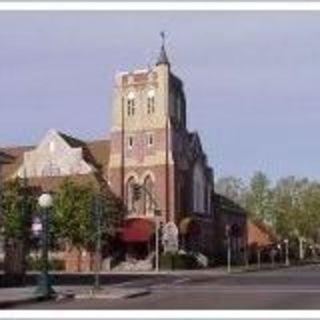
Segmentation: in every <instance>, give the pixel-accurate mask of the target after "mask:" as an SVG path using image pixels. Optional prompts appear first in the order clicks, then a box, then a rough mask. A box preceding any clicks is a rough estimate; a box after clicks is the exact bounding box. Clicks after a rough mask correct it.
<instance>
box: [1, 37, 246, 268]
mask: <svg viewBox="0 0 320 320" xmlns="http://www.w3.org/2000/svg"><path fill="white" fill-rule="evenodd" d="M186 108H187V100H186V96H185V92H184V86H183V82H182V80H181V79H179V78H178V77H177V76H176V75H175V74H174V73H173V72H172V67H171V64H170V61H169V58H168V56H167V53H166V50H165V46H164V43H162V46H161V50H160V54H159V57H158V59H157V61H156V63H155V65H154V66H153V67H151V68H147V69H139V70H133V71H130V72H121V73H118V74H116V77H115V85H114V96H113V104H112V109H113V110H112V119H111V129H110V134H109V139H99V140H96V141H90V142H86V141H82V140H80V139H78V138H75V137H72V136H70V135H66V134H64V133H61V132H59V131H56V130H50V131H49V132H48V133H47V134H46V135H45V136H44V138H43V139H42V140H41V141H40V143H39V144H38V145H37V146H21V147H14V148H11V147H8V148H0V152H1V154H2V158H4V157H5V158H6V159H7V160H9V161H6V164H3V176H4V179H5V180H6V179H12V178H14V177H17V176H19V177H21V178H27V179H28V183H30V184H31V185H33V186H38V187H39V188H40V189H42V190H43V191H50V192H54V191H55V189H56V188H57V187H58V186H59V184H60V183H61V181H62V180H63V179H64V178H66V177H71V178H72V179H74V180H75V181H76V182H79V183H83V182H87V181H91V182H92V181H93V182H94V183H95V184H97V185H104V187H106V186H107V188H108V189H109V190H110V191H111V192H112V193H113V194H114V195H115V196H116V197H117V198H119V199H120V200H121V201H122V202H123V203H124V205H125V208H126V213H125V215H124V216H125V218H124V221H123V226H122V228H121V230H119V239H120V241H121V242H122V243H123V246H124V247H126V248H131V249H132V248H138V253H140V254H141V255H142V258H145V256H147V255H148V253H149V252H150V251H152V250H153V249H152V248H153V245H152V241H154V240H153V239H154V233H155V219H156V218H158V219H159V220H160V224H161V225H162V226H164V225H166V224H167V223H168V222H171V223H174V224H175V225H176V227H177V230H178V232H179V247H180V249H184V250H189V251H197V252H201V253H203V254H205V255H207V256H213V255H214V254H215V252H216V250H217V248H216V247H215V238H216V234H215V233H216V232H215V229H216V227H215V214H216V213H215V205H214V174H213V169H212V168H211V167H210V165H209V164H208V160H207V156H206V154H205V152H204V150H203V147H202V144H201V139H200V136H199V135H198V134H197V132H190V131H189V130H188V127H187V110H186ZM136 186H139V188H140V189H139V190H140V192H141V194H140V196H138V197H137V196H136V194H135V187H136ZM241 243H242V246H244V245H245V243H244V242H241ZM139 248H140V249H139ZM133 251H134V250H133ZM70 268H71V267H70Z"/></svg>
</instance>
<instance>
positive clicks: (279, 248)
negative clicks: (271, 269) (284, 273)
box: [277, 243, 282, 264]
mask: <svg viewBox="0 0 320 320" xmlns="http://www.w3.org/2000/svg"><path fill="white" fill-rule="evenodd" d="M277 249H278V251H279V261H278V262H279V264H281V260H282V250H281V249H282V247H281V244H280V243H278V244H277Z"/></svg>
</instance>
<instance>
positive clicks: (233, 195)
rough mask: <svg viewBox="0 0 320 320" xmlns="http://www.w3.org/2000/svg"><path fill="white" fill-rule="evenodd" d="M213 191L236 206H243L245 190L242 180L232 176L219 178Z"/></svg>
mask: <svg viewBox="0 0 320 320" xmlns="http://www.w3.org/2000/svg"><path fill="white" fill-rule="evenodd" d="M215 190H216V192H217V193H219V194H221V195H223V196H225V197H227V198H228V199H230V200H232V201H234V202H235V203H237V204H238V205H240V206H244V205H245V198H246V191H247V190H246V186H245V184H244V182H243V181H242V179H240V178H237V177H233V176H227V177H222V178H219V179H218V181H217V182H216V184H215Z"/></svg>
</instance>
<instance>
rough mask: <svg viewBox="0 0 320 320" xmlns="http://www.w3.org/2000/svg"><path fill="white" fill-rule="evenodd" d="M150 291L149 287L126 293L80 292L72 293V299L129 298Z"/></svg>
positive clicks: (146, 293)
mask: <svg viewBox="0 0 320 320" xmlns="http://www.w3.org/2000/svg"><path fill="white" fill-rule="evenodd" d="M150 293H151V290H149V289H141V290H140V289H139V290H135V291H134V290H132V292H127V293H112V292H101V293H96V294H92V293H82V294H76V295H74V299H79V300H81V299H110V300H114V299H131V298H137V297H141V296H145V295H148V294H150Z"/></svg>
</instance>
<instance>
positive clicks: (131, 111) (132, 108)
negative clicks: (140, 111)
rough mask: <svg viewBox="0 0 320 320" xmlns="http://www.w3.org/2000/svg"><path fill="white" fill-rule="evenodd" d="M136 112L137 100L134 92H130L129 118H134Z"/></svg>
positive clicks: (128, 101)
mask: <svg viewBox="0 0 320 320" xmlns="http://www.w3.org/2000/svg"><path fill="white" fill-rule="evenodd" d="M135 111H136V107H135V98H134V94H133V92H130V93H129V94H128V100H127V115H128V117H131V116H134V114H135Z"/></svg>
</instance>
